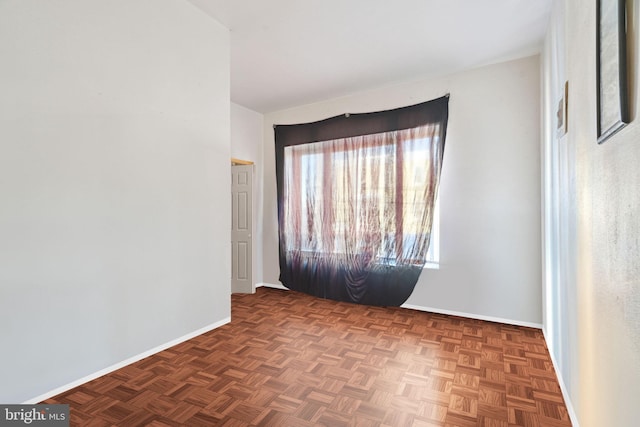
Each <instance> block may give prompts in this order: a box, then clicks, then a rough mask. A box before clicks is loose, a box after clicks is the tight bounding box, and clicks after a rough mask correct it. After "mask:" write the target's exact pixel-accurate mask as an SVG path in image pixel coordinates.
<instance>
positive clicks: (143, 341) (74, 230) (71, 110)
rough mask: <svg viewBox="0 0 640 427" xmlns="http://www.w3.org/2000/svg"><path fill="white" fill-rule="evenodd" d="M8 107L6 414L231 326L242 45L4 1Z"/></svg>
mask: <svg viewBox="0 0 640 427" xmlns="http://www.w3.org/2000/svg"><path fill="white" fill-rule="evenodd" d="M0 93H1V94H2V96H0V195H1V197H0V337H2V350H1V351H0V378H1V379H2V380H1V381H0V402H4V403H10V402H15V403H19V402H22V401H25V400H28V399H32V398H34V397H36V396H39V395H41V394H43V393H48V392H49V391H51V390H53V389H55V388H57V387H61V386H64V385H65V384H68V383H70V382H72V381H75V380H78V379H80V378H82V377H84V376H87V375H90V374H92V373H95V372H96V371H99V370H101V369H103V368H106V367H108V366H111V365H113V364H116V363H118V362H121V361H123V360H125V359H127V358H130V357H133V356H135V355H137V354H140V353H142V352H144V351H147V350H149V349H152V348H154V347H156V346H160V345H163V344H165V343H167V342H169V341H172V340H174V339H176V338H179V337H181V336H184V335H185V334H189V333H191V332H193V331H196V330H198V329H201V328H206V327H210V326H211V325H213V324H217V323H220V322H224V321H225V320H228V318H229V316H230V302H229V298H228V297H225V296H228V295H229V293H230V288H229V282H230V274H231V272H230V251H229V238H228V235H229V228H230V212H229V209H220V208H219V207H220V205H224V206H229V205H230V194H229V193H230V192H229V188H230V175H229V172H230V165H229V157H230V148H229V139H230V136H229V127H230V123H229V121H230V119H229V116H230V113H229V34H228V30H226V29H225V28H223V27H222V26H220V25H219V24H217V23H216V22H215V21H213V20H212V19H211V18H209V17H208V16H206V15H204V14H203V13H202V12H200V11H199V10H198V9H196V8H195V7H194V6H192V5H191V4H189V3H187V2H183V1H175V0H135V1H130V0H112V1H101V0H58V1H24V0H5V1H2V2H0Z"/></svg>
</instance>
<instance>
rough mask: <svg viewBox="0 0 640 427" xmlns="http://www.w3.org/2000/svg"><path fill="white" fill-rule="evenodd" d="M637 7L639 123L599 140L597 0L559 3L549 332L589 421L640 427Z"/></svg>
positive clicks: (576, 403) (551, 74) (632, 11)
mask: <svg viewBox="0 0 640 427" xmlns="http://www.w3.org/2000/svg"><path fill="white" fill-rule="evenodd" d="M627 6H628V8H629V20H628V33H629V35H628V40H629V42H630V46H629V49H628V52H629V55H630V66H629V71H630V74H631V77H630V79H629V83H630V89H629V95H630V99H631V107H632V108H631V110H632V114H631V117H632V122H631V124H629V125H628V126H627V127H626V128H624V129H623V130H622V131H620V132H619V133H618V134H616V135H614V136H613V137H611V138H610V139H609V140H607V141H606V142H605V143H604V144H602V145H598V144H597V142H596V139H597V138H596V44H595V40H596V9H595V7H596V2H583V1H578V0H566V1H560V2H557V3H556V4H555V5H554V10H553V15H552V19H551V25H550V28H549V30H548V34H547V41H546V45H545V50H544V54H543V58H544V60H543V81H544V82H545V84H544V86H543V87H544V88H545V91H544V103H543V107H544V116H545V118H546V120H545V123H546V127H547V128H550V127H551V126H552V125H553V123H554V122H555V120H554V117H555V108H556V107H555V106H556V105H557V102H558V100H559V99H560V96H561V95H560V92H559V86H560V84H561V83H563V80H568V81H569V111H568V117H569V121H568V123H569V130H568V133H567V135H566V136H565V137H564V138H562V139H561V140H560V141H557V140H556V139H555V138H554V137H553V134H551V133H550V132H548V131H547V132H545V133H544V136H545V141H544V147H545V162H544V165H545V172H546V173H545V180H546V182H545V217H546V221H545V230H546V231H545V237H546V241H545V246H544V247H545V251H546V254H545V259H546V261H547V262H546V269H547V272H548V273H547V274H545V291H546V295H545V299H544V301H545V324H544V329H545V335H546V336H547V341H548V343H549V350H550V352H551V354H552V355H553V356H554V359H555V360H556V362H557V365H558V375H559V377H560V379H561V380H562V381H563V383H564V384H565V386H566V389H567V392H568V398H569V404H570V405H571V406H572V407H573V408H574V409H575V413H576V414H577V420H576V422H577V423H579V425H581V426H582V427H599V426H616V427H628V426H635V425H637V424H638V396H640V262H639V261H638V260H639V259H640V239H639V238H638V236H640V221H638V213H639V212H640V193H639V192H638V189H639V188H640V169H639V168H638V165H639V164H640V144H639V143H638V141H639V140H640V125H639V124H638V100H639V99H640V85H639V84H638V75H639V73H638V70H639V67H638V58H639V57H640V55H639V54H638V47H639V46H640V40H639V38H638V37H639V35H638V34H639V32H638V29H639V22H640V9H639V7H638V2H636V1H633V2H627ZM563 35H564V36H563ZM563 68H564V71H563Z"/></svg>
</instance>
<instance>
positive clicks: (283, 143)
mask: <svg viewBox="0 0 640 427" xmlns="http://www.w3.org/2000/svg"><path fill="white" fill-rule="evenodd" d="M448 104H449V96H448V95H447V96H444V97H442V98H438V99H435V100H432V101H429V102H425V103H422V104H418V105H413V106H410V107H404V108H399V109H395V110H389V111H381V112H376V113H366V114H345V115H343V116H338V117H332V118H329V119H326V120H322V121H319V122H314V123H307V124H299V125H277V126H275V138H276V179H277V191H278V225H279V237H280V245H279V255H280V281H281V282H282V283H283V284H284V285H285V286H286V287H288V288H289V289H294V290H298V291H302V292H306V293H309V294H311V295H316V296H320V297H324V298H330V299H335V300H339V301H350V302H356V303H361V304H370V305H395V306H397V305H401V304H402V303H404V302H405V301H406V300H407V298H408V297H409V295H411V292H412V291H413V289H414V287H415V284H416V282H417V281H418V277H419V275H420V272H421V271H422V268H423V267H424V263H425V258H426V254H427V251H428V249H429V241H430V235H431V225H432V223H433V214H434V212H433V209H434V204H435V199H436V196H437V191H438V185H439V179H440V170H441V168H442V158H443V153H444V143H445V137H446V130H447V121H448Z"/></svg>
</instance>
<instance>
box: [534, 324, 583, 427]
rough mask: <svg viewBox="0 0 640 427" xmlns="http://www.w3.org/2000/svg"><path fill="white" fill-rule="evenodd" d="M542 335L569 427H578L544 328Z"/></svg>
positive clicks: (574, 412) (575, 415)
mask: <svg viewBox="0 0 640 427" xmlns="http://www.w3.org/2000/svg"><path fill="white" fill-rule="evenodd" d="M542 334H543V335H544V340H545V341H546V342H547V349H548V351H549V356H550V357H551V363H552V364H553V369H554V370H555V371H556V378H557V379H558V384H560V391H561V392H562V397H563V398H564V404H565V406H566V407H567V412H568V413H569V419H570V420H571V425H572V426H573V427H580V423H578V414H577V413H576V410H575V409H574V408H573V403H572V401H571V398H570V396H569V391H568V390H567V386H566V385H565V383H564V380H563V378H562V372H561V371H560V369H559V365H558V362H557V361H556V357H555V356H554V355H553V352H552V351H551V349H550V348H549V344H548V343H549V340H548V339H547V332H546V330H545V328H544V327H543V328H542Z"/></svg>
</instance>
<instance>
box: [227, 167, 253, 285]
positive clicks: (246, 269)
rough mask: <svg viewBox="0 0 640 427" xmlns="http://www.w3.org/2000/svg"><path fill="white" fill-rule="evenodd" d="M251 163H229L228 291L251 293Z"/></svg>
mask: <svg viewBox="0 0 640 427" xmlns="http://www.w3.org/2000/svg"><path fill="white" fill-rule="evenodd" d="M252 182H253V165H238V166H235V165H234V166H231V203H232V207H231V292H232V293H251V294H252V293H254V292H255V288H254V286H253V281H252V279H251V247H252V245H251V224H252V219H251V212H252V211H251V210H252V204H251V200H252V197H253V194H252V192H251V184H252Z"/></svg>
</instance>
